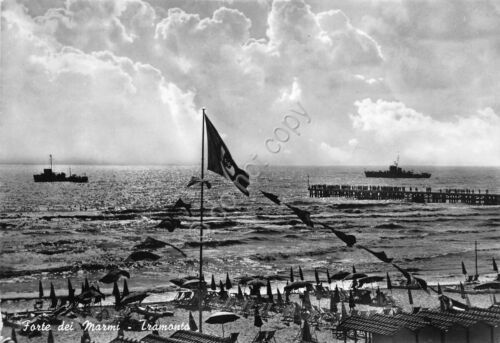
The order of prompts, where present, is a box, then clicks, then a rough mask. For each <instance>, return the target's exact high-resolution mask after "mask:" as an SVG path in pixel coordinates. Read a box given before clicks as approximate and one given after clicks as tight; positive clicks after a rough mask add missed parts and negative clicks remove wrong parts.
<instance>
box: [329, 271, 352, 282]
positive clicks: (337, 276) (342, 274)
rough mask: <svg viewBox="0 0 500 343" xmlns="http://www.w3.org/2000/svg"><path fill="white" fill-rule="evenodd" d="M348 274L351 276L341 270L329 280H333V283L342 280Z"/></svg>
mask: <svg viewBox="0 0 500 343" xmlns="http://www.w3.org/2000/svg"><path fill="white" fill-rule="evenodd" d="M349 274H351V273H349V272H346V271H343V270H341V271H339V272H337V273H335V274H333V275H332V278H331V279H332V280H335V281H339V280H344V278H345V277H346V276H347V275H349Z"/></svg>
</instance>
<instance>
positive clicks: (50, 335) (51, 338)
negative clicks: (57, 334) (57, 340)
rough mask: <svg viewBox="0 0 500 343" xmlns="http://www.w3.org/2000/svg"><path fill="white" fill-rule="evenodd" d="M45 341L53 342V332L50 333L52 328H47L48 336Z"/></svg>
mask: <svg viewBox="0 0 500 343" xmlns="http://www.w3.org/2000/svg"><path fill="white" fill-rule="evenodd" d="M47 343H54V334H53V333H52V329H51V330H49V336H48V337H47Z"/></svg>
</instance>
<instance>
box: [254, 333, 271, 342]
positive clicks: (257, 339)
mask: <svg viewBox="0 0 500 343" xmlns="http://www.w3.org/2000/svg"><path fill="white" fill-rule="evenodd" d="M266 337H267V331H259V332H258V333H257V335H256V336H255V338H254V339H253V341H252V343H265V342H266Z"/></svg>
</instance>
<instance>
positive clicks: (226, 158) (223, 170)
mask: <svg viewBox="0 0 500 343" xmlns="http://www.w3.org/2000/svg"><path fill="white" fill-rule="evenodd" d="M205 120H206V128H207V143H208V166H207V169H208V170H210V171H213V172H214V173H216V174H219V175H221V176H223V177H225V178H227V179H229V180H231V181H232V182H233V183H234V185H235V186H236V188H238V189H239V190H240V191H241V192H242V193H243V194H245V195H246V196H249V192H248V190H247V187H248V185H249V184H250V176H249V175H248V173H247V172H246V171H244V170H243V169H240V168H239V167H238V166H237V165H236V162H234V160H233V158H232V157H231V153H230V152H229V150H228V148H227V147H226V144H224V141H223V140H222V138H221V137H220V136H219V133H218V132H217V130H216V129H215V127H214V126H213V124H212V122H211V121H210V120H209V119H208V117H207V116H206V115H205Z"/></svg>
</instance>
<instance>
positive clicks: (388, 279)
mask: <svg viewBox="0 0 500 343" xmlns="http://www.w3.org/2000/svg"><path fill="white" fill-rule="evenodd" d="M386 275H387V289H390V290H391V291H392V283H391V278H390V277H389V273H386Z"/></svg>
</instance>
